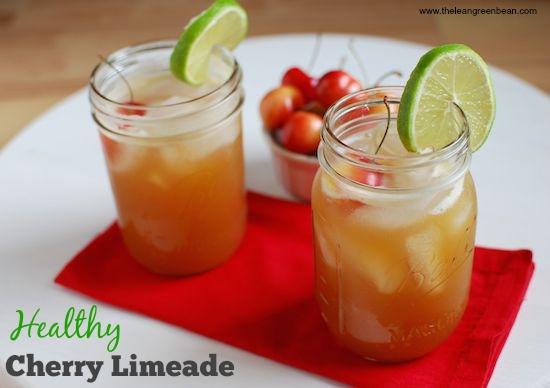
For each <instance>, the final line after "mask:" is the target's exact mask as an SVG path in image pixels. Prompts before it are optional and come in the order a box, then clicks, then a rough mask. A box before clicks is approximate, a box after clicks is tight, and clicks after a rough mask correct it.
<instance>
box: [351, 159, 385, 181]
mask: <svg viewBox="0 0 550 388" xmlns="http://www.w3.org/2000/svg"><path fill="white" fill-rule="evenodd" d="M359 160H361V161H362V162H365V163H373V161H372V160H371V159H369V158H367V157H365V156H362V157H360V158H359ZM383 178H384V175H383V174H382V173H381V172H378V171H368V170H365V169H364V168H357V169H355V170H354V174H353V178H352V179H353V180H355V181H357V182H361V183H364V184H367V185H369V186H371V187H378V186H382V179H383Z"/></svg>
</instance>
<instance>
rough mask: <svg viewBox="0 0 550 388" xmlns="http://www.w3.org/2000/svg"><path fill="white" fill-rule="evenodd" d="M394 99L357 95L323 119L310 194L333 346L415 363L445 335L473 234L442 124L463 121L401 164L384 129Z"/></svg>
mask: <svg viewBox="0 0 550 388" xmlns="http://www.w3.org/2000/svg"><path fill="white" fill-rule="evenodd" d="M401 93H402V88H398V87H387V88H379V89H372V90H366V91H362V92H358V93H356V94H354V95H351V96H348V97H345V98H344V99H342V100H340V102H338V103H337V104H336V105H335V106H333V107H332V108H331V109H330V110H329V111H328V112H327V114H326V116H325V128H324V129H323V133H322V145H321V147H320V150H319V161H320V164H321V168H320V170H319V172H318V174H317V176H316V178H315V181H314V184H313V190H312V207H313V218H314V231H315V268H316V296H317V300H318V303H319V306H320V309H321V313H322V316H323V318H324V320H325V321H326V323H327V325H328V327H329V329H330V330H331V331H332V333H333V334H334V335H335V336H336V338H337V340H338V341H339V342H340V343H342V344H343V345H344V346H346V347H347V348H349V349H350V350H352V351H353V352H355V353H357V354H359V355H361V356H363V357H365V358H368V359H373V360H379V361H403V360H408V359H413V358H416V357H419V356H421V355H423V354H426V353H428V352H429V351H431V350H432V349H434V348H435V347H437V346H438V345H439V344H440V343H441V342H443V341H444V340H445V339H446V338H447V337H448V336H449V335H450V334H451V333H452V331H453V330H454V329H455V327H456V326H457V324H458V322H459V321H460V318H461V317H462V314H463V312H464V309H465V307H466V304H467V302H468V294H469V285H470V277H471V271H472V259H473V251H474V238H475V228H476V214H477V205H476V193H475V187H474V183H473V180H472V177H471V175H470V173H469V172H468V168H469V164H470V150H469V146H468V145H469V138H468V128H467V123H466V120H465V118H464V116H462V115H461V112H456V114H453V115H451V116H450V118H449V119H456V120H463V122H462V123H461V126H462V127H463V131H462V134H461V135H460V136H459V137H458V139H457V140H456V141H454V142H453V143H452V144H450V145H448V146H447V147H445V148H443V149H441V150H439V151H434V152H426V153H423V154H414V153H409V152H408V151H406V150H405V148H404V147H403V145H402V144H401V141H400V139H399V136H398V134H397V131H396V127H395V119H396V115H397V111H398V109H399V101H400V96H401ZM384 95H386V96H388V98H389V100H388V108H386V106H385V104H384V103H383V100H382V98H383V96H384ZM387 109H389V110H390V113H391V120H390V122H389V129H388V131H387V134H386V135H384V134H385V132H386V124H387V113H388V112H387ZM382 139H384V140H383V141H382ZM380 144H382V145H381V146H380Z"/></svg>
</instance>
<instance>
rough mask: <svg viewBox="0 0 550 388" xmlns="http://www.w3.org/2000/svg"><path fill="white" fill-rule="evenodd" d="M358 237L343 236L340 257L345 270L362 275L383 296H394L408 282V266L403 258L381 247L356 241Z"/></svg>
mask: <svg viewBox="0 0 550 388" xmlns="http://www.w3.org/2000/svg"><path fill="white" fill-rule="evenodd" d="M354 237H355V238H357V236H351V238H346V236H343V235H342V236H341V239H340V252H341V253H340V255H341V257H342V260H345V264H344V265H345V268H348V270H349V271H352V273H354V275H353V276H356V275H355V274H360V275H361V276H363V277H364V278H365V279H366V280H367V281H368V282H370V283H372V284H373V285H374V286H375V287H376V289H377V290H378V291H379V292H381V293H383V294H393V293H395V292H397V291H398V290H399V288H400V287H401V285H402V284H403V283H404V281H405V280H406V276H407V272H408V265H407V262H406V261H405V260H403V258H402V257H397V256H393V255H391V253H389V252H387V251H386V250H384V249H383V248H381V247H378V246H375V245H374V244H373V243H369V242H365V241H364V240H359V241H355V240H352V239H353V238H354Z"/></svg>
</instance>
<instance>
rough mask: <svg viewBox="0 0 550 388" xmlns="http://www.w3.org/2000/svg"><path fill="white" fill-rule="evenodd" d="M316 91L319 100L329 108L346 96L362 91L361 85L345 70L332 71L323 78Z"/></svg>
mask: <svg viewBox="0 0 550 388" xmlns="http://www.w3.org/2000/svg"><path fill="white" fill-rule="evenodd" d="M315 90H316V91H317V98H318V100H319V101H320V102H321V104H323V105H324V106H325V108H328V107H329V106H331V105H332V104H334V103H335V102H336V101H338V100H339V99H340V98H342V97H344V96H345V95H347V94H350V93H353V92H357V91H359V90H361V84H360V83H359V81H357V80H356V79H355V78H353V77H352V76H351V75H349V74H348V73H346V72H345V71H343V70H332V71H329V72H328V73H326V74H325V75H323V76H322V77H321V79H320V80H319V82H318V83H317V87H316V88H315Z"/></svg>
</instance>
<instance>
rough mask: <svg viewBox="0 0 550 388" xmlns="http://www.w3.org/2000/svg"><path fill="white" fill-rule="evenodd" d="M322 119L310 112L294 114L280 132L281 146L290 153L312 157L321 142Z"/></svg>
mask: <svg viewBox="0 0 550 388" xmlns="http://www.w3.org/2000/svg"><path fill="white" fill-rule="evenodd" d="M322 127H323V119H322V118H321V116H319V115H316V114H315V113H311V112H303V111H301V112H296V113H294V114H293V115H292V116H290V118H289V119H288V121H287V122H286V123H285V125H284V127H283V129H282V130H281V136H280V139H281V144H282V145H283V147H285V148H286V149H288V150H290V151H294V152H299V153H301V154H309V155H313V154H315V152H316V151H317V147H318V146H319V142H320V141H321V128H322Z"/></svg>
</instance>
